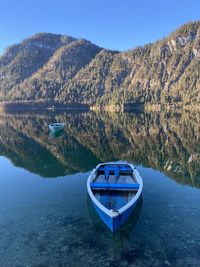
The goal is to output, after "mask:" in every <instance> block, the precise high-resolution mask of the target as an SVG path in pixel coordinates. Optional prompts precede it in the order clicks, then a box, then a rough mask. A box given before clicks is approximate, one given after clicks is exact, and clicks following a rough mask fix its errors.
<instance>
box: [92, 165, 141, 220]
mask: <svg viewBox="0 0 200 267" xmlns="http://www.w3.org/2000/svg"><path fill="white" fill-rule="evenodd" d="M123 163H124V164H126V165H129V166H130V167H131V168H132V170H133V173H134V177H135V179H136V180H137V182H138V184H139V185H140V186H139V189H138V191H137V193H136V194H135V196H134V197H133V198H132V199H131V200H130V201H129V202H128V203H127V204H126V205H124V206H123V207H122V208H120V209H119V210H118V211H117V212H116V211H113V210H109V209H107V208H106V207H104V206H103V205H102V204H101V203H100V202H99V201H98V200H97V199H96V197H95V196H94V194H93V192H92V190H91V187H90V183H91V182H92V181H93V179H94V178H95V177H96V174H95V173H96V171H97V169H98V168H99V167H100V166H101V165H106V164H115V165H120V164H122V162H120V163H118V162H106V163H102V164H99V165H97V167H96V168H95V169H93V170H92V172H91V174H90V175H89V177H88V180H87V190H88V194H89V196H90V198H91V199H92V201H93V202H94V203H95V204H96V205H97V206H98V207H99V208H100V209H101V210H102V211H103V212H104V213H106V214H107V215H108V216H110V217H111V218H116V217H118V216H119V215H120V214H122V213H124V212H125V211H126V210H127V209H129V208H130V207H131V206H132V205H134V203H136V202H137V200H138V198H139V197H140V195H141V193H142V189H143V181H142V178H141V176H140V174H139V172H138V171H137V170H136V169H135V167H134V166H133V164H131V163H127V162H123Z"/></svg>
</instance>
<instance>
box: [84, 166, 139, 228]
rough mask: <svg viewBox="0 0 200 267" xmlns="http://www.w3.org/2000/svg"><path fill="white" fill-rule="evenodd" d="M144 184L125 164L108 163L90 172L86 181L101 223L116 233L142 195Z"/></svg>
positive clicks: (134, 171) (131, 167)
mask: <svg viewBox="0 0 200 267" xmlns="http://www.w3.org/2000/svg"><path fill="white" fill-rule="evenodd" d="M142 189H143V181H142V178H141V176H140V174H139V172H138V171H137V170H136V168H135V167H134V166H133V165H132V164H130V163H127V162H107V163H102V164H99V165H98V166H97V167H96V168H95V169H94V170H92V172H91V174H90V176H89V177H88V180H87V190H88V194H89V196H90V198H91V200H92V203H93V205H94V207H95V209H96V211H97V213H98V214H99V216H100V218H101V219H102V220H103V222H104V223H105V224H106V225H107V226H108V228H109V229H110V230H111V231H112V232H115V231H116V230H117V229H118V228H119V226H120V225H122V224H123V223H124V222H125V221H126V220H127V218H128V217H129V215H130V214H131V212H132V211H133V210H134V208H135V206H136V203H137V201H138V199H139V197H140V196H141V194H142Z"/></svg>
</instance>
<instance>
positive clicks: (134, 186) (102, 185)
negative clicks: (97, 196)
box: [90, 183, 140, 190]
mask: <svg viewBox="0 0 200 267" xmlns="http://www.w3.org/2000/svg"><path fill="white" fill-rule="evenodd" d="M139 186H140V185H139V184H136V183H134V184H109V183H90V187H91V188H92V189H116V190H126V189H127V190H128V189H129V190H138V189H139Z"/></svg>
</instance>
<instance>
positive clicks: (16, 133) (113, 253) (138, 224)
mask: <svg viewBox="0 0 200 267" xmlns="http://www.w3.org/2000/svg"><path fill="white" fill-rule="evenodd" d="M199 118H200V117H199V114H195V113H194V114H193V113H184V112H183V113H176V114H173V113H171V114H170V113H161V114H157V113H155V114H154V113H151V114H150V113H149V114H148V113H141V114H137V115H136V114H127V113H125V114H107V113H102V114H95V113H64V114H54V113H50V112H49V113H40V114H34V113H33V114H5V115H4V114H1V115H0V266H1V267H10V266H12V267H22V266H23V267H25V266H27V267H28V266H31V267H32V266H33V267H44V266H50V267H51V266H52V267H55V266H59V267H61V266H63V267H64V266H72V267H74V266H75V267H76V266H81V267H83V266H145V267H146V266H177V267H182V266H183V267H184V266H200V119H199ZM54 121H65V122H66V127H65V130H64V131H63V132H62V133H61V134H60V135H58V136H52V135H51V134H50V133H49V129H48V124H49V123H51V122H54ZM119 159H120V160H127V161H129V162H133V163H134V164H135V165H136V167H137V169H138V170H139V172H140V174H141V176H142V177H143V181H144V190H143V196H142V198H141V199H140V202H139V203H138V205H137V208H136V210H135V212H134V213H133V214H132V215H131V217H130V218H129V220H128V221H127V222H126V223H125V224H124V225H123V226H122V227H121V228H120V229H119V230H118V231H117V232H116V234H114V235H112V234H111V233H110V231H109V230H108V229H107V228H106V226H105V225H104V224H103V223H102V222H101V220H100V219H99V217H98V215H97V214H96V212H95V210H94V209H93V207H92V204H91V202H90V199H89V198H88V195H87V191H86V181H87V177H88V174H89V173H90V171H91V169H92V168H93V167H95V166H96V165H97V164H98V163H99V162H103V161H110V160H119Z"/></svg>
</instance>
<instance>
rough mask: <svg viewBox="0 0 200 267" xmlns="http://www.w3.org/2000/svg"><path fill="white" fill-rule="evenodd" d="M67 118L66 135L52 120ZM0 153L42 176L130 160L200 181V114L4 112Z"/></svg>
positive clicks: (191, 182) (185, 179) (187, 181)
mask: <svg viewBox="0 0 200 267" xmlns="http://www.w3.org/2000/svg"><path fill="white" fill-rule="evenodd" d="M54 121H64V122H65V123H66V126H65V130H64V132H63V133H62V135H60V136H58V137H54V136H52V135H50V134H49V128H48V125H49V123H51V122H54ZM0 155H3V156H6V157H7V158H9V159H10V160H11V161H12V162H13V164H14V165H16V166H20V167H23V168H25V169H27V170H29V171H30V172H33V173H37V174H39V175H40V176H42V177H57V176H64V175H67V174H73V173H76V172H86V171H88V170H90V169H92V168H93V167H94V166H95V165H96V164H97V163H98V162H101V161H110V160H118V159H121V160H127V161H130V162H133V163H134V164H142V165H143V166H146V167H151V168H154V169H157V170H160V171H162V172H164V173H166V174H167V175H168V176H170V177H171V178H173V179H175V180H176V181H177V182H179V183H183V184H189V185H192V186H196V187H199V186H200V119H199V114H195V113H187V112H184V113H159V114H158V113H141V114H133V113H123V114H112V113H99V114H98V113H93V112H88V113H75V114H73V113H71V114H69V113H62V114H54V113H45V114H12V115H9V114H1V116H0Z"/></svg>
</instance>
